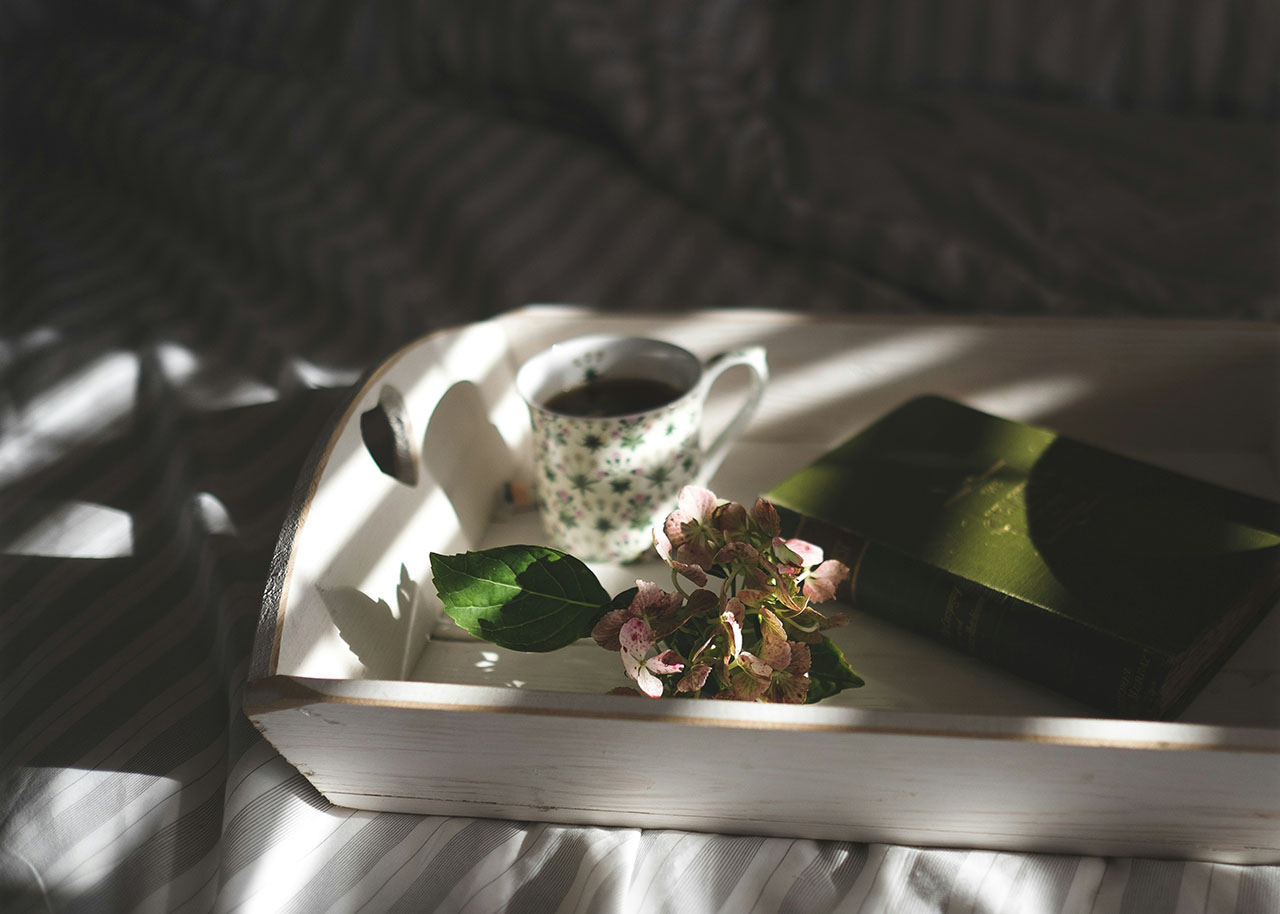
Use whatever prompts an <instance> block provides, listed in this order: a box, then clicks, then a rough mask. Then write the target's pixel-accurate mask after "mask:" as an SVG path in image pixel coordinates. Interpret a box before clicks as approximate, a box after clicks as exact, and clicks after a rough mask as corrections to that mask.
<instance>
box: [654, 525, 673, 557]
mask: <svg viewBox="0 0 1280 914" xmlns="http://www.w3.org/2000/svg"><path fill="white" fill-rule="evenodd" d="M653 548H654V549H655V550H656V551H657V553H658V558H660V559H662V560H663V561H664V562H667V563H668V564H669V563H670V562H671V539H670V538H669V537H668V536H667V534H666V533H665V532H663V530H662V528H661V527H654V528H653Z"/></svg>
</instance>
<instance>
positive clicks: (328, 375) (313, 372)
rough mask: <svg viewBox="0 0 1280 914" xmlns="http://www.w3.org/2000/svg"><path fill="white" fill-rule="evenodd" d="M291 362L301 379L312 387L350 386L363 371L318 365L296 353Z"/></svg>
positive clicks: (295, 372) (358, 378)
mask: <svg viewBox="0 0 1280 914" xmlns="http://www.w3.org/2000/svg"><path fill="white" fill-rule="evenodd" d="M291 364H292V365H293V372H294V374H296V375H297V376H298V378H299V380H301V381H302V383H303V384H304V385H306V386H307V387H310V388H312V389H322V388H331V387H350V386H351V385H352V384H354V383H356V381H358V380H360V375H361V371H360V369H358V368H334V367H332V366H327V365H317V364H316V363H315V362H309V361H307V360H306V359H304V358H302V357H301V356H296V355H295V356H294V357H293V359H292V362H291Z"/></svg>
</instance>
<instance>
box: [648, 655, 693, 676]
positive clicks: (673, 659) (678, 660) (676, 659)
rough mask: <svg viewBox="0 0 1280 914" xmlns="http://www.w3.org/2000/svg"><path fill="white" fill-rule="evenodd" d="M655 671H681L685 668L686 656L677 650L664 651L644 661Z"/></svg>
mask: <svg viewBox="0 0 1280 914" xmlns="http://www.w3.org/2000/svg"><path fill="white" fill-rule="evenodd" d="M644 665H645V666H647V667H648V668H649V669H650V670H651V671H652V672H654V673H679V672H682V671H683V670H684V658H683V657H681V656H680V655H679V654H677V653H676V652H675V651H663V652H662V653H661V654H659V655H658V656H656V657H650V658H649V659H648V660H646V661H645V662H644Z"/></svg>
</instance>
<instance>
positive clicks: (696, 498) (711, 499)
mask: <svg viewBox="0 0 1280 914" xmlns="http://www.w3.org/2000/svg"><path fill="white" fill-rule="evenodd" d="M676 504H677V505H678V506H679V507H680V510H681V511H684V512H686V513H687V514H690V515H692V517H693V518H694V519H696V520H697V521H698V523H704V522H705V521H706V520H707V519H708V518H710V517H711V512H712V511H714V510H715V507H716V495H715V493H714V492H712V491H711V490H710V489H704V488H703V487H702V486H685V487H684V488H683V489H681V490H680V494H679V495H677V496H676Z"/></svg>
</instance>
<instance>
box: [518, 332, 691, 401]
mask: <svg viewBox="0 0 1280 914" xmlns="http://www.w3.org/2000/svg"><path fill="white" fill-rule="evenodd" d="M619 342H628V343H636V344H643V345H645V346H652V347H656V348H660V349H662V350H664V351H666V352H668V353H671V354H672V355H675V356H678V357H679V358H682V359H685V360H687V361H688V363H689V364H690V365H691V366H692V367H693V380H692V382H691V383H690V384H689V386H688V388H687V389H686V390H684V391H682V392H681V393H680V395H679V396H678V397H675V398H674V399H672V400H668V401H667V402H666V403H662V404H660V405H658V406H655V407H651V408H650V409H642V410H635V411H632V412H627V413H613V414H611V415H608V416H575V415H573V414H572V413H562V412H560V411H559V410H554V409H549V408H548V407H547V406H545V405H544V404H542V403H539V402H538V400H537V398H536V397H535V396H534V395H533V391H531V390H530V389H529V387H530V385H531V384H532V383H533V381H532V375H533V372H535V371H536V370H537V368H538V365H539V364H540V363H542V362H543V361H544V360H547V359H550V358H551V357H552V356H553V355H554V354H555V350H556V349H559V348H562V347H565V348H567V347H570V346H574V347H581V348H584V349H585V348H588V347H590V346H592V345H600V344H602V343H619ZM704 371H705V367H704V366H703V364H702V360H701V359H700V358H698V357H697V356H696V355H694V354H693V353H692V352H690V351H689V350H688V349H685V348H684V347H683V346H681V345H679V344H678V343H672V342H670V341H668V340H660V339H656V338H654V337H649V336H633V335H630V334H625V333H588V334H584V335H582V336H575V337H569V338H568V339H563V340H557V341H556V342H554V343H552V344H551V345H550V346H546V347H544V348H543V349H540V350H539V351H538V352H536V353H534V354H533V355H531V356H529V357H528V358H527V359H525V360H524V362H523V363H522V364H521V365H520V367H519V368H518V369H517V370H516V376H515V388H516V393H517V394H519V396H520V399H522V400H524V402H525V404H526V405H527V406H528V407H529V408H531V409H536V410H538V411H539V412H541V413H544V414H546V415H548V416H556V417H558V418H563V419H578V420H582V421H586V422H608V421H611V420H614V419H634V418H635V417H637V416H646V415H648V414H649V413H653V412H657V411H659V410H664V409H669V408H671V407H673V406H675V405H677V404H679V403H682V402H683V401H684V400H687V399H688V398H689V397H691V396H693V395H694V393H695V392H696V391H697V389H698V385H699V384H700V383H701V382H702V376H703V373H704Z"/></svg>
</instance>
